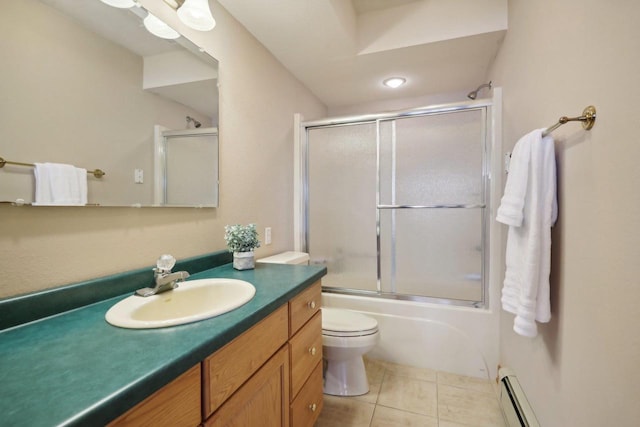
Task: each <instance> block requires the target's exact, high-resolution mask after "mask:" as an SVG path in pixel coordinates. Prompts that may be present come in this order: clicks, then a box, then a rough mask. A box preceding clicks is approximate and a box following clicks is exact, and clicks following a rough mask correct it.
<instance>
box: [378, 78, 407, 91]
mask: <svg viewBox="0 0 640 427" xmlns="http://www.w3.org/2000/svg"><path fill="white" fill-rule="evenodd" d="M406 81H407V79H405V78H403V77H391V78H388V79H386V80H385V81H383V82H382V84H384V85H385V86H388V87H390V88H393V89H395V88H397V87H400V86H402V85H403V84H405V82H406Z"/></svg>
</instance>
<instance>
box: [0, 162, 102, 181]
mask: <svg viewBox="0 0 640 427" xmlns="http://www.w3.org/2000/svg"><path fill="white" fill-rule="evenodd" d="M4 165H17V166H29V167H35V165H34V164H33V163H22V162H10V161H9V160H5V159H3V158H2V157H0V168H3V167H4ZM87 173H90V174H92V175H93V176H95V177H96V178H102V177H103V176H105V175H106V172H104V171H103V170H101V169H95V170H92V171H90V170H88V171H87Z"/></svg>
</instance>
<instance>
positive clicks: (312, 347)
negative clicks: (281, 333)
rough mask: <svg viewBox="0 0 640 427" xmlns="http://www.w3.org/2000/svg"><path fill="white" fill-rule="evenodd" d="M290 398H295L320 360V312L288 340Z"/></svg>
mask: <svg viewBox="0 0 640 427" xmlns="http://www.w3.org/2000/svg"><path fill="white" fill-rule="evenodd" d="M289 354H290V357H291V363H290V365H291V398H292V399H293V398H295V396H296V395H297V394H298V392H299V391H300V389H301V388H302V386H303V385H304V383H305V381H307V378H308V377H309V374H311V372H312V371H313V369H314V368H315V366H316V365H317V364H318V362H320V361H321V360H322V313H321V312H318V313H316V314H315V316H313V318H312V319H311V320H309V322H308V323H307V324H306V325H304V326H303V327H302V329H300V331H298V333H297V334H295V335H294V336H293V338H291V339H290V340H289Z"/></svg>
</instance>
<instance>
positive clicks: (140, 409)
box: [109, 363, 201, 427]
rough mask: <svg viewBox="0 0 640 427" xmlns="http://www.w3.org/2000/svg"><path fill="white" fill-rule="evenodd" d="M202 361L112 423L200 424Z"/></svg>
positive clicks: (172, 426)
mask: <svg viewBox="0 0 640 427" xmlns="http://www.w3.org/2000/svg"><path fill="white" fill-rule="evenodd" d="M200 395H201V389H200V364H199V363H198V364H197V365H196V366H194V367H193V368H191V369H189V370H188V371H187V372H185V373H184V374H182V375H181V376H179V377H178V378H176V379H175V380H173V382H171V383H169V384H168V385H166V386H165V387H163V388H161V389H160V390H158V391H157V392H155V393H154V394H152V395H151V396H149V397H148V398H146V399H145V400H143V401H142V402H141V403H139V404H138V405H137V406H134V407H133V408H132V409H131V410H129V411H128V412H125V413H124V414H123V415H121V416H120V417H119V418H117V419H116V420H115V421H113V422H111V423H110V424H109V427H124V426H140V425H149V426H167V427H178V426H185V427H187V426H190V427H195V426H197V425H199V424H200V421H201V419H200V415H201V412H200Z"/></svg>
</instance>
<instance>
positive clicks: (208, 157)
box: [154, 119, 218, 207]
mask: <svg viewBox="0 0 640 427" xmlns="http://www.w3.org/2000/svg"><path fill="white" fill-rule="evenodd" d="M191 120H192V121H195V120H194V119H191ZM195 122H196V125H197V124H198V123H199V122H197V121H195ZM155 147H156V149H155V167H154V170H155V175H154V182H155V191H154V205H160V206H198V207H215V206H218V164H217V162H213V161H212V159H214V158H218V128H215V127H211V128H203V127H198V128H194V129H183V130H173V131H171V130H164V129H163V128H162V127H160V126H157V127H156V141H155Z"/></svg>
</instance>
